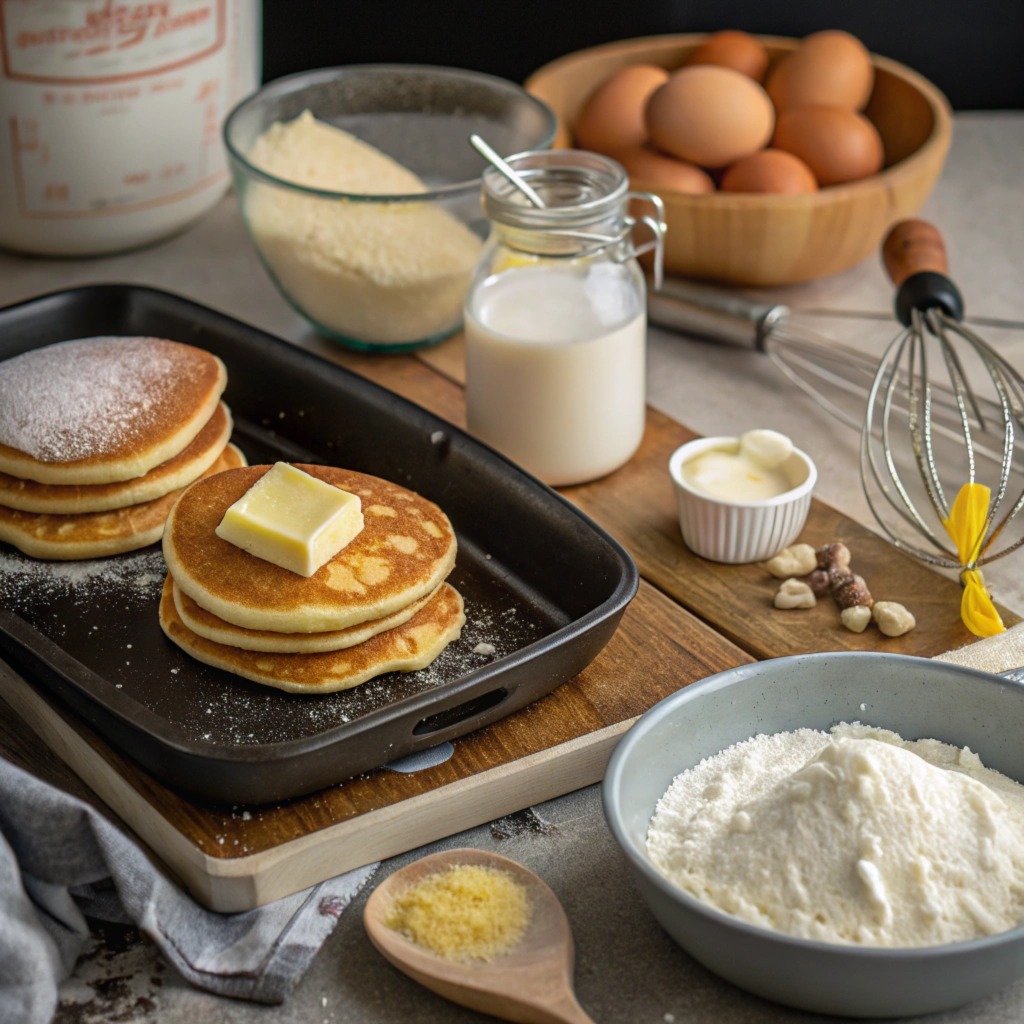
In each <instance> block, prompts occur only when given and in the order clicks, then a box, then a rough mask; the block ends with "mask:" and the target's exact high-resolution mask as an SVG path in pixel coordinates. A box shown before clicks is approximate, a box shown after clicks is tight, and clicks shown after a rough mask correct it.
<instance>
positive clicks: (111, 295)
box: [0, 285, 638, 804]
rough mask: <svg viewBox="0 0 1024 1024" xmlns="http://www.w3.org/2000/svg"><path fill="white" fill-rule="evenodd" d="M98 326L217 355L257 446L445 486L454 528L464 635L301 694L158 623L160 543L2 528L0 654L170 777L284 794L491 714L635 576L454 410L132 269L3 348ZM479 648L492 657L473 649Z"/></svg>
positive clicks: (569, 668) (207, 792)
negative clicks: (27, 550)
mask: <svg viewBox="0 0 1024 1024" xmlns="http://www.w3.org/2000/svg"><path fill="white" fill-rule="evenodd" d="M92 335H156V336H159V337H166V338H172V339H174V340H177V341H182V342H188V343H189V344H192V345H197V346H199V347H200V348H204V349H207V350H208V351H210V352H213V353H215V354H216V355H218V356H220V358H221V359H223V360H224V363H225V364H226V366H227V369H228V387H227V391H226V393H225V396H224V397H225V401H226V402H227V403H228V405H229V406H230V407H231V411H232V414H233V416H234V420H235V432H234V435H233V441H234V442H235V443H236V444H237V445H238V446H239V447H240V448H241V449H242V451H243V452H244V453H245V455H246V456H247V457H248V459H249V461H250V462H251V463H267V462H273V461H277V460H287V461H296V462H307V463H320V464H333V465H340V466H344V467H346V468H348V469H353V470H357V471H359V472H363V473H372V474H374V475H375V476H380V477H384V478H386V479H388V480H393V481H395V482H397V483H401V484H403V485H404V486H407V487H410V488H412V489H413V490H415V491H417V492H419V493H420V494H422V495H424V496H426V497H427V498H429V499H431V500H432V501H435V502H437V504H439V505H440V506H441V507H442V508H443V509H444V511H445V512H446V513H447V514H448V516H449V517H450V519H451V521H452V523H453V525H454V527H455V532H456V534H457V536H458V541H459V553H458V559H457V562H456V567H455V570H454V572H453V574H452V576H451V577H450V580H451V582H452V583H453V584H454V585H455V586H456V587H457V588H458V589H459V591H460V592H461V593H462V594H463V596H464V598H465V601H466V615H467V623H466V628H465V630H464V631H463V636H462V639H460V640H459V641H457V642H455V643H453V644H451V645H449V647H448V648H447V649H446V651H445V652H444V653H443V654H442V655H441V656H440V658H438V660H437V661H436V662H435V663H434V664H433V665H432V666H431V667H430V668H428V669H425V670H424V671H422V672H415V673H409V674H401V673H391V674H389V675H385V676H381V677H378V678H377V679H376V680H371V681H370V682H368V683H364V684H363V685H362V686H358V687H354V688H353V689H351V690H346V691H342V692H340V693H335V694H323V695H309V696H305V695H294V694H288V693H284V692H282V691H279V690H274V689H272V688H269V687H264V686H260V685H258V684H256V683H251V682H249V681H247V680H245V679H241V678H239V677H238V676H234V675H231V674H229V673H226V672H222V671H220V670H219V669H214V668H211V667H209V666H206V665H203V664H201V663H200V662H197V661H195V660H194V659H192V658H190V657H188V656H187V655H186V654H185V653H184V652H182V651H181V650H179V649H178V648H177V647H176V646H175V645H174V644H172V643H171V642H170V641H169V640H167V639H166V637H165V636H164V635H163V633H162V632H161V630H160V627H159V624H158V621H157V605H158V601H159V592H160V585H161V583H162V581H163V577H164V574H165V573H166V568H165V566H164V563H163V558H162V556H161V554H160V549H159V546H158V545H156V546H153V547H151V548H147V549H144V550H143V551H141V552H134V553H131V554H127V555H122V556H118V557H116V558H112V559H105V560H102V561H97V562H91V563H76V562H65V563H56V562H38V561H34V560H32V559H28V558H25V557H24V556H22V555H20V554H19V553H18V552H17V551H15V550H14V549H13V548H11V547H9V546H7V545H4V544H0V656H2V657H3V658H4V660H6V661H7V662H9V663H10V664H11V665H12V666H13V667H14V668H15V669H16V670H18V671H19V672H20V673H21V674H22V675H24V676H25V677H26V678H27V679H29V680H31V681H32V682H34V683H35V684H37V685H40V686H42V687H43V688H45V690H47V691H48V692H50V693H52V694H54V695H55V696H57V697H58V698H59V699H60V700H61V701H62V702H63V703H64V704H66V705H67V706H69V707H70V708H71V709H73V710H74V711H75V712H76V713H77V714H78V715H80V716H81V717H82V718H84V719H85V720H86V721H87V722H88V723H89V724H90V725H91V726H92V727H93V728H95V729H96V730H97V731H98V732H99V733H101V734H102V735H103V736H104V737H106V738H107V739H108V740H109V741H110V742H111V743H113V744H114V745H115V746H117V747H118V748H120V749H121V750H122V751H124V752H125V753H127V754H128V755H129V756H131V757H132V758H134V759H135V760H136V761H138V762H140V763H141V764H142V765H144V766H145V767H146V768H147V769H148V770H149V771H150V772H152V773H153V774H154V775H155V776H156V777H157V778H159V779H161V780H162V781H163V782H165V783H167V784H168V785H169V786H171V787H173V788H175V789H178V790H181V791H184V792H187V793H189V794H191V795H194V796H197V797H199V798H201V799H203V800H207V801H212V802H216V803H231V804H252V803H264V802H268V801H277V800H282V799H286V798H288V797H293V796H298V795H300V794H303V793H308V792H311V791H313V790H316V789H321V788H323V787H324V786H327V785H331V784H333V783H337V782H339V781H341V780H343V779H345V778H349V777H351V776H353V775H356V774H358V773H360V772H363V771H366V770H368V769H371V768H374V767H377V766H379V765H381V764H382V763H385V762H388V761H391V760H393V759H395V758H397V757H401V756H403V755H405V754H410V753H413V752H415V751H418V750H422V749H424V748H427V747H431V746H434V745H436V744H438V743H441V742H443V741H445V740H451V739H454V738H455V737H457V736H461V735H464V734H466V733H468V732H470V731H472V730H474V729H478V728H480V727H481V726H484V725H487V724H489V723H490V722H493V721H495V720H497V719H499V718H502V717H503V716H505V715H508V714H510V713H511V712H513V711H516V710H518V709H519V708H522V707H524V706H525V705H526V704H528V703H530V702H531V701H534V700H536V699H537V698H539V697H541V696H543V695H544V694H546V693H549V692H550V691H552V690H554V689H555V688H556V687H557V686H559V685H561V684H562V683H564V682H565V681H566V680H568V679H570V678H571V677H572V676H574V675H576V674H577V673H578V672H580V671H581V670H582V669H583V668H584V667H585V666H586V665H588V664H589V663H590V662H591V661H592V660H593V659H594V657H595V656H596V655H597V654H598V652H599V651H600V650H601V648H602V647H604V645H605V644H606V643H607V642H608V640H609V639H610V638H611V636H612V634H613V633H614V631H615V628H616V626H617V625H618V622H619V619H620V618H621V617H622V613H623V611H624V610H625V608H626V605H627V604H628V603H629V602H630V600H631V599H632V598H633V595H634V594H635V593H636V589H637V585H638V574H637V569H636V566H635V565H634V563H633V561H632V559H631V558H630V557H629V555H628V554H627V552H626V551H625V549H624V548H623V547H622V546H621V545H620V544H618V543H617V542H616V541H615V540H614V539H613V538H612V537H610V536H609V535H608V534H607V533H606V532H605V531H604V530H602V529H601V528H600V527H599V526H597V525H596V524H595V523H594V522H593V521H591V520H590V519H589V518H587V516H585V515H583V513H581V512H580V511H579V510H578V509H577V508H575V507H574V506H573V505H572V504H570V503H569V502H568V501H566V500H565V499H563V498H561V497H560V496H559V495H558V494H556V493H555V492H554V491H552V490H551V489H550V488H548V487H546V486H544V485H543V484H542V483H540V482H539V481H538V480H536V479H534V478H533V477H531V476H529V475H528V474H527V473H525V472H524V471H523V470H521V469H519V468H518V467H517V466H515V465H514V464H513V463H511V462H509V461H508V460H507V459H505V458H504V457H503V456H502V455H500V454H499V453H497V452H495V451H493V450H492V449H490V448H488V447H487V446H486V445H484V444H481V443H480V442H478V441H476V440H474V439H473V438H471V437H470V436H469V435H467V434H466V433H464V432H463V431H461V430H459V429H458V428H457V427H454V426H452V425H451V424H450V423H447V422H445V421H444V420H442V419H440V418H438V417H437V416H434V415H432V414H431V413H429V412H427V411H426V410H424V409H422V408H420V407H419V406H417V405H414V404H413V403H411V402H408V401H406V400H405V399H403V398H400V397H399V396H398V395H395V394H393V393H391V392H389V391H387V390H385V389H383V388H381V387H378V386H377V385H375V384H372V383H370V382H369V381H367V380H365V379H363V378H362V377H359V376H357V375H356V374H353V373H350V372H349V371H347V370H345V369H343V368H341V367H339V366H337V365H335V364H334V363H331V362H329V361H328V360H326V359H323V358H321V357H319V356H317V355H314V354H312V353H310V352H307V351H304V350H302V349H300V348H298V347H296V346H294V345H291V344H289V343H288V342H286V341H282V340H281V339H279V338H275V337H273V336H272V335H269V334H266V333H265V332H263V331H260V330H257V329H256V328H254V327H251V326H249V325H247V324H244V323H241V322H239V321H238V320H234V319H231V318H230V317H227V316H224V315H223V314H220V313H217V312H215V311H214V310H211V309H208V308H206V307H204V306H201V305H197V304H196V303H193V302H190V301H188V300H186V299H183V298H181V297H179V296H176V295H172V294H170V293H168V292H163V291H159V290H156V289H152V288H143V287H137V286H131V285H97V286H92V287H86V288H77V289H74V290H70V291H64V292H58V293H55V294H51V295H45V296H42V297H40V298H36V299H32V300H29V301H27V302H23V303H20V304H18V305H15V306H9V307H7V308H5V309H2V310H0V359H6V358H10V357H11V356H15V355H17V354H19V353H21V352H25V351H27V350H29V349H33V348H38V347H40V346H42V345H49V344H52V343H54V342H57V341H64V340H67V339H71V338H81V337H88V336H92ZM481 643H483V644H490V645H492V646H493V647H494V648H495V652H494V654H493V655H487V654H486V653H483V654H482V653H475V652H474V648H475V647H476V646H477V645H478V644H481Z"/></svg>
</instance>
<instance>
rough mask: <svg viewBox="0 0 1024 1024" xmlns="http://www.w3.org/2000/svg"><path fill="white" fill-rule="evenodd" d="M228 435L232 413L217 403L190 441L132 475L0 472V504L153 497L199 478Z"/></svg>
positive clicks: (78, 510)
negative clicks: (72, 477)
mask: <svg viewBox="0 0 1024 1024" xmlns="http://www.w3.org/2000/svg"><path fill="white" fill-rule="evenodd" d="M230 437H231V413H230V411H229V409H228V407H227V406H226V405H225V404H224V403H223V402H221V403H220V404H219V405H218V406H217V408H216V409H215V410H214V412H213V415H212V416H211V417H210V419H209V420H208V421H207V422H206V425H205V426H204V427H203V429H202V430H200V431H199V433H198V434H197V435H196V436H195V439H194V440H193V441H192V443H191V444H190V445H189V446H188V447H187V448H185V450H184V451H181V452H179V453H178V454H177V455H175V456H174V458H173V459H168V460H167V461H166V462H163V463H161V464H160V465H159V466H157V467H156V469H151V470H150V471H149V472H148V473H147V474H146V475H145V476H140V477H137V478H136V479H135V480H122V481H120V482H118V483H112V484H40V483H36V481H35V480H21V479H19V478H18V477H16V476H9V475H8V474H7V473H0V505H4V506H6V507H7V508H16V509H18V511H20V512H44V513H46V514H48V515H81V514H82V513H83V512H109V511H110V510H111V509H117V508H126V507H127V506H128V505H141V504H142V503H143V502H147V501H155V500H156V499H157V498H162V497H163V496H164V495H165V494H170V493H171V491H180V490H181V489H182V488H183V487H187V486H188V485H189V484H190V483H192V482H193V481H195V480H198V479H199V477H201V476H202V475H203V473H205V472H206V471H207V470H208V469H209V468H210V467H211V466H212V465H213V464H214V462H216V461H217V459H218V457H219V456H220V453H221V452H222V451H224V448H225V446H226V445H227V443H228V439H229V438H230Z"/></svg>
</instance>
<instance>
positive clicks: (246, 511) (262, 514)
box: [215, 462, 363, 576]
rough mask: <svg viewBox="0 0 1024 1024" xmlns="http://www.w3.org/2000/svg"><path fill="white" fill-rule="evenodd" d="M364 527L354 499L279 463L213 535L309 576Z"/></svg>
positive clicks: (255, 485)
mask: <svg viewBox="0 0 1024 1024" xmlns="http://www.w3.org/2000/svg"><path fill="white" fill-rule="evenodd" d="M362 528H363V511H362V502H360V500H359V496H358V495H356V494H349V492H348V491H342V490H339V489H338V488H337V487H333V486H332V485H331V484H328V483H324V481H323V480H318V479H317V478H316V477H314V476H310V475H309V474H308V473H304V472H303V471H302V470H301V469H296V468H295V467H294V466H289V465H288V463H287V462H278V463H276V464H275V465H274V467H273V468H272V469H271V470H270V471H269V472H267V473H264V474H263V476H262V477H260V479H259V480H258V481H257V482H256V483H254V484H253V485H252V487H250V488H249V490H247V491H246V492H245V494H243V495H242V496H241V497H240V498H239V499H238V501H236V502H235V503H234V505H232V506H231V508H229V509H228V510H227V512H225V513H224V518H223V519H222V520H221V521H220V525H219V526H218V527H217V529H216V531H215V532H216V534H217V536H218V537H220V538H221V539H222V540H226V541H228V543H230V544H234V545H235V546H236V547H239V548H242V550H243V551H248V552H249V554H251V555H255V556H256V557H257V558H262V559H264V560H266V561H268V562H273V563H274V565H279V566H281V568H282V569H290V570H291V571H292V572H295V573H298V574H299V575H300V576H312V575H313V573H315V572H316V571H317V569H319V568H320V566H322V565H323V564H324V563H325V562H328V561H330V559H332V558H333V557H334V556H335V555H336V554H337V553H338V552H339V551H341V549H342V548H344V547H345V546H346V545H347V544H349V543H351V542H352V540H353V539H354V538H355V537H356V535H357V534H358V533H359V532H360V531H361V530H362Z"/></svg>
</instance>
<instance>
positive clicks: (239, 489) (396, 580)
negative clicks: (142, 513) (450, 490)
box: [164, 465, 456, 633]
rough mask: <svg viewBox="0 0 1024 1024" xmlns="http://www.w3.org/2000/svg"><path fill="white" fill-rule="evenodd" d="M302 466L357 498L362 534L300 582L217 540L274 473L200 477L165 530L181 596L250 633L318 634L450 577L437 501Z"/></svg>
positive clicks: (448, 542) (449, 534)
mask: <svg viewBox="0 0 1024 1024" xmlns="http://www.w3.org/2000/svg"><path fill="white" fill-rule="evenodd" d="M298 468H299V469H301V470H303V471H305V472H306V473H310V474H311V475H312V476H315V477H317V478H318V479H320V480H324V481H326V482H327V483H329V484H333V485H334V486H336V487H340V488H341V489H342V490H345V491H350V492H352V493H353V494H358V495H359V497H360V498H361V500H362V506H363V520H364V523H365V525H364V527H363V530H362V532H361V533H359V534H358V535H357V536H356V538H355V539H354V540H353V541H352V542H351V543H350V544H348V545H347V546H346V547H344V548H342V550H341V551H339V552H338V553H337V554H336V555H335V556H334V557H333V558H332V559H331V560H330V561H328V562H327V563H326V564H324V565H322V566H321V567H320V568H319V569H318V570H317V571H316V572H315V573H314V574H313V575H312V576H309V577H306V576H299V575H298V574H297V573H294V572H290V571H289V570H288V569H282V568H281V567H280V566H277V565H274V564H273V563H271V562H267V561H264V560H263V559H262V558H257V557H256V556H255V555H251V554H249V552H247V551H243V550H242V549H241V548H238V547H235V545H234V544H231V543H229V542H228V541H226V540H222V539H221V538H220V537H218V536H217V535H216V533H214V531H215V530H216V528H217V525H218V524H219V523H220V521H221V519H222V518H223V517H224V513H225V512H226V511H227V510H228V508H229V507H230V506H231V505H233V504H234V503H235V502H236V501H237V500H238V499H239V498H241V497H242V495H243V494H245V492H246V491H248V490H249V488H250V487H252V486H253V484H255V483H256V481H257V480H259V479H260V478H261V477H262V476H263V474H264V473H266V472H268V471H269V469H270V466H250V467H248V468H247V469H237V470H234V471H232V472H230V473H222V474H220V475H219V476H216V477H210V478H208V479H206V480H200V481H198V482H196V483H194V484H193V485H192V486H191V487H189V488H188V489H187V490H186V491H185V493H184V494H182V496H181V498H179V500H178V503H177V505H175V506H174V509H173V510H172V512H171V515H170V518H169V519H168V520H167V529H166V530H165V531H164V559H165V560H166V562H167V567H168V569H169V570H170V572H171V575H172V576H173V577H174V582H175V583H177V584H178V586H179V587H180V588H181V591H182V593H184V594H187V595H188V596H189V597H191V598H192V600H193V601H195V602H196V604H198V605H199V606H200V607H201V608H205V609H206V611H208V612H212V613H213V614H214V615H216V616H217V617H218V618H220V619H223V620H224V621H225V622H230V623H232V624H233V625H236V626H243V627H244V628H246V629H258V630H270V631H271V632H274V633H324V632H328V631H331V630H337V629H347V628H348V627H349V626H356V625H359V624H360V623H362V622H369V621H371V620H373V619H383V618H385V617H386V616H388V615H393V614H394V613H395V612H397V611H400V610H401V609H402V608H405V607H406V606H407V605H409V604H411V603H412V602H413V601H417V600H419V599H420V598H421V597H425V596H426V595H427V594H429V593H430V592H431V591H433V590H435V589H436V588H437V587H438V585H439V584H440V583H441V582H442V581H443V580H444V579H445V577H446V576H447V575H448V573H449V572H451V569H452V566H453V565H454V564H455V549H456V542H455V533H454V531H453V530H452V525H451V523H450V522H448V517H447V516H446V515H445V514H444V513H443V512H442V511H441V510H440V509H439V508H438V507H437V506H436V505H435V504H434V503H433V502H431V501H427V500H426V499H425V498H421V497H420V496H419V495H418V494H414V493H413V492H412V491H409V490H406V489H405V488H404V487H399V486H398V485H397V484H393V483H389V482H388V481H387V480H381V479H379V478H378V477H375V476H366V475H364V474H363V473H353V472H351V471H349V470H345V469H336V468H334V467H332V466H305V465H299V467H298Z"/></svg>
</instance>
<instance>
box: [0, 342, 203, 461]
mask: <svg viewBox="0 0 1024 1024" xmlns="http://www.w3.org/2000/svg"><path fill="white" fill-rule="evenodd" d="M178 347H179V346H178V345H177V344H176V343H175V342H172V341H164V340H162V339H160V338H118V337H104V338H83V339H79V340H77V341H64V342H61V343H59V344H57V345H48V346H46V347H45V348H39V349H34V350H33V351H31V352H25V353H23V354H22V355H20V356H15V357H14V358H13V359H8V360H6V361H5V362H2V363H0V443H2V444H5V445H7V446H8V447H9V448H15V449H17V450H18V451H21V452H24V453H25V454H27V455H31V456H32V457H33V458H35V459H37V460H38V461H40V462H57V463H60V462H77V461H79V460H81V459H89V458H96V457H99V456H104V455H112V454H115V453H119V452H123V451H124V450H125V449H130V447H131V444H132V442H133V440H135V439H137V438H139V437H141V436H143V435H144V433H145V431H146V428H147V427H149V426H151V425H152V424H153V421H154V418H155V415H156V413H157V412H158V411H159V410H160V408H161V406H163V405H165V404H166V402H167V401H168V400H169V399H170V398H171V395H172V392H173V391H174V390H175V389H176V388H177V386H178V385H179V384H180V382H181V381H182V379H183V376H184V377H187V375H188V374H189V373H190V372H192V373H195V372H197V370H198V367H196V366H191V365H190V361H185V362H184V363H183V362H182V361H181V360H180V359H175V358H174V354H175V352H174V350H175V349H176V348H178Z"/></svg>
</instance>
